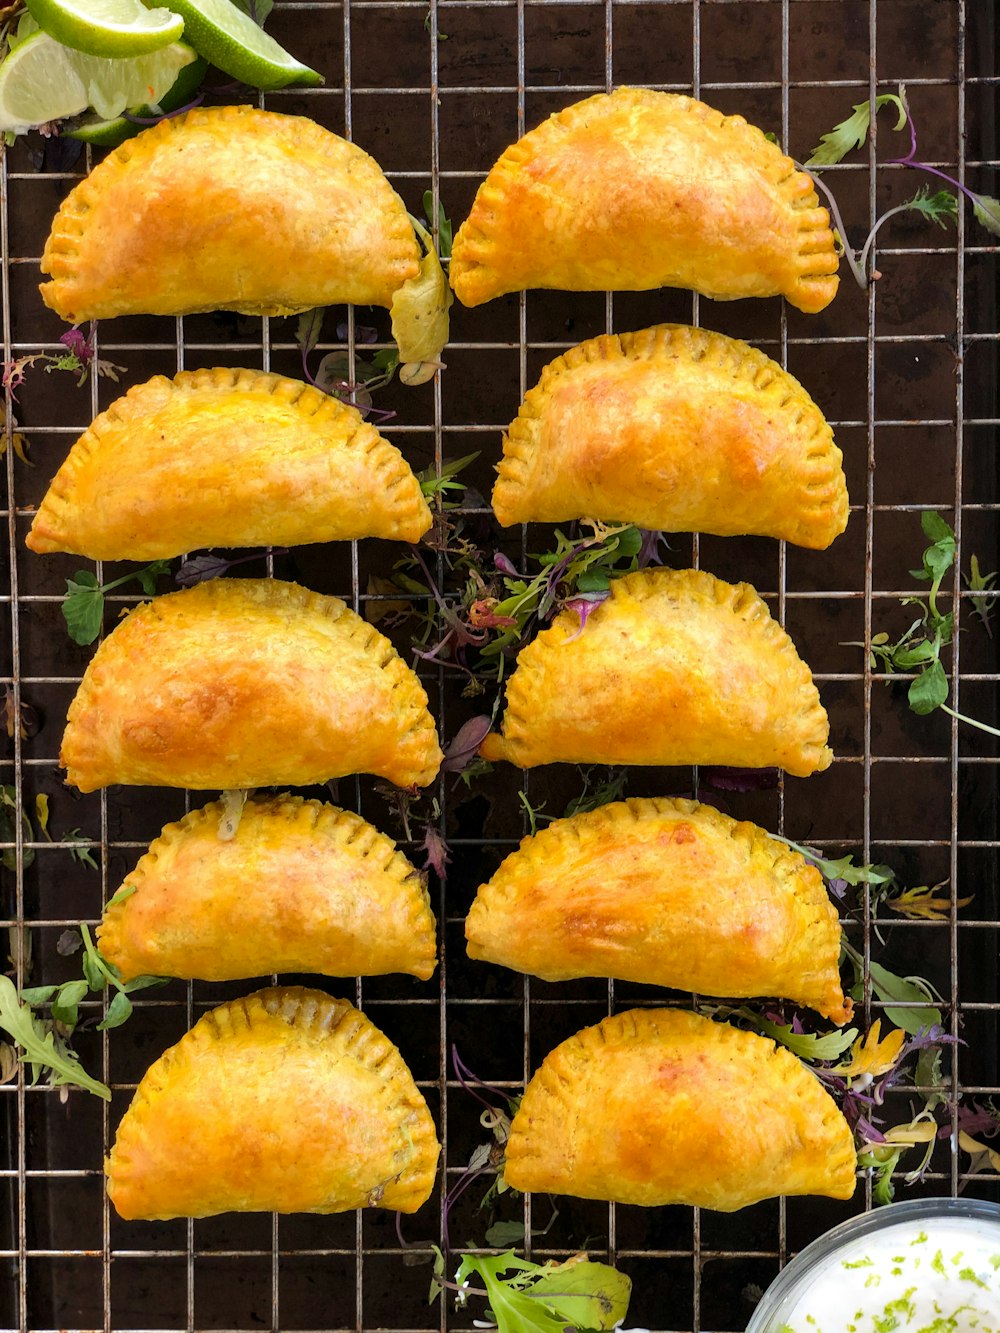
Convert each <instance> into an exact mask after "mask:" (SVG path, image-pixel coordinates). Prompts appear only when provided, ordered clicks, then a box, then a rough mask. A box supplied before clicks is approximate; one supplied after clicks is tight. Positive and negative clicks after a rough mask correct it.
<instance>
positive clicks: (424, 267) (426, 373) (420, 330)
mask: <svg viewBox="0 0 1000 1333" xmlns="http://www.w3.org/2000/svg"><path fill="white" fill-rule="evenodd" d="M410 221H411V223H412V224H413V228H414V230H415V231H416V233H417V235H418V236H419V237H420V239H421V241H422V242H423V245H424V248H425V250H426V254H425V255H424V257H423V259H422V260H421V261H420V272H419V273H418V274H417V276H416V277H415V278H410V279H408V280H407V281H406V282H404V283H403V285H402V286H401V287H398V288H397V289H396V291H395V293H394V294H393V298H392V306H391V308H390V315H391V317H392V336H393V337H394V338H395V340H396V345H397V347H398V348H399V359H400V362H401V363H402V369H401V370H400V372H399V378H400V380H401V381H402V382H403V383H404V384H411V385H413V384H423V383H425V382H426V381H427V380H429V379H431V378H432V376H433V375H434V372H435V371H436V370H438V369H440V367H441V353H442V352H443V351H444V347H445V344H446V343H447V341H448V331H449V321H448V311H449V310H450V308H451V303H452V301H453V300H454V299H455V298H454V296H453V294H452V291H451V288H450V287H449V286H448V279H447V278H446V277H445V275H444V270H443V269H442V267H441V261H440V259H438V256H437V251H436V250H435V249H434V238H433V236H431V234H430V232H429V231H428V230H427V228H426V227H424V226H423V224H422V223H421V222H419V221H418V220H417V219H416V218H414V217H412V216H411V217H410Z"/></svg>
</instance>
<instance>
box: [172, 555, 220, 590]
mask: <svg viewBox="0 0 1000 1333" xmlns="http://www.w3.org/2000/svg"><path fill="white" fill-rule="evenodd" d="M228 568H229V561H228V560H226V559H225V557H224V556H221V555H192V556H187V557H185V559H183V560H182V561H181V567H180V569H178V571H177V573H176V574H175V575H174V582H175V583H179V584H180V586H181V587H182V588H193V587H194V585H195V584H196V583H204V582H205V581H206V580H207V579H217V578H221V577H222V575H223V574H225V572H226V570H227V569H228Z"/></svg>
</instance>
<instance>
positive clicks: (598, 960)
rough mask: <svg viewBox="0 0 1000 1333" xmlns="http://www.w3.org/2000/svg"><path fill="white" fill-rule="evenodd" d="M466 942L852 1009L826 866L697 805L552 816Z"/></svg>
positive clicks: (516, 964) (649, 804)
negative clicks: (813, 863)
mask: <svg viewBox="0 0 1000 1333" xmlns="http://www.w3.org/2000/svg"><path fill="white" fill-rule="evenodd" d="M127 905H128V904H126V906H127ZM465 936H466V939H467V940H468V951H469V957H470V958H479V959H482V960H484V961H485V962H490V963H500V964H501V965H502V966H504V967H509V968H513V969H514V971H516V972H529V973H531V974H532V975H533V976H536V977H541V978H542V979H543V980H545V981H568V980H570V979H571V978H573V977H615V978H617V979H619V980H621V981H637V982H641V983H644V984H647V985H654V986H671V987H675V988H677V989H679V990H691V991H699V992H701V993H702V994H705V995H726V996H739V997H748V996H754V995H778V996H782V997H784V998H785V999H789V1000H794V1001H795V1002H796V1003H798V1004H807V1005H809V1006H810V1007H811V1008H813V1009H816V1010H818V1011H819V1013H821V1014H823V1015H824V1016H825V1017H827V1018H832V1019H833V1020H834V1022H836V1023H844V1022H846V1020H847V1019H848V1018H850V1016H851V1007H850V1003H849V1002H847V1001H845V999H844V993H843V991H842V990H841V986H840V973H839V967H838V964H839V960H840V923H839V921H838V919H837V912H836V909H835V908H834V906H833V904H832V903H831V902H830V899H829V897H828V896H827V893H826V889H825V887H824V885H823V878H822V876H821V875H820V873H819V871H818V870H817V869H816V868H815V866H811V865H809V863H808V862H807V861H806V859H805V857H803V856H800V855H799V853H798V852H795V851H792V850H791V849H790V848H789V847H787V846H786V845H785V844H784V843H782V842H777V841H776V840H775V839H774V838H770V837H768V835H767V834H766V833H765V832H764V830H763V829H760V828H757V826H756V825H755V824H747V823H737V822H736V820H735V819H730V818H729V817H728V815H723V814H720V813H719V811H718V810H714V809H713V808H712V807H711V806H710V805H699V804H698V803H697V802H695V801H684V800H658V799H655V798H647V799H632V800H628V801H616V802H614V803H613V804H611V805H604V806H601V807H599V808H598V809H597V810H592V811H589V812H587V813H586V814H580V815H573V816H572V817H571V818H569V819H557V820H555V821H554V822H553V823H551V824H549V825H547V826H546V827H545V828H543V829H541V830H539V832H538V833H536V834H535V835H534V836H533V837H527V838H525V839H524V840H523V842H522V843H521V845H520V847H519V848H518V850H517V851H516V852H512V853H511V855H510V856H508V857H507V859H506V860H505V861H504V862H503V864H502V865H501V866H500V868H499V870H497V872H496V874H495V875H494V876H493V878H492V879H491V880H490V882H489V883H488V884H484V885H482V886H481V887H480V889H479V892H478V894H477V895H476V900H475V902H474V903H473V904H472V909H471V911H470V912H469V916H468V919H467V920H466V923H465Z"/></svg>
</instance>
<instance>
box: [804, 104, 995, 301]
mask: <svg viewBox="0 0 1000 1333" xmlns="http://www.w3.org/2000/svg"><path fill="white" fill-rule="evenodd" d="M885 106H891V107H894V108H895V109H896V112H897V120H896V124H895V126H894V127H893V128H894V130H895V131H897V132H898V131H900V130H902V129H903V128H904V127H905V126H906V125H909V128H910V151H909V152H908V153H907V154H906V155H905V156H904V157H897V158H890V159H889V160H888V162H886V163H885V164H884V165H886V166H902V167H913V168H914V169H916V170H918V171H923V172H926V173H927V174H928V175H931V176H935V177H937V178H938V179H939V180H943V181H945V182H947V184H949V185H951V186H953V187H954V188H955V190H957V191H958V192H959V193H960V194H962V195H964V196H965V197H966V198H967V199H968V200H969V201H970V203H971V204H972V209H973V214H974V216H975V218H976V221H977V222H979V223H980V224H981V225H982V226H984V227H985V228H986V229H987V230H988V231H990V232H992V233H993V235H995V236H1000V201H997V200H996V199H993V198H991V197H990V196H989V195H982V194H977V193H976V192H975V191H974V190H970V189H969V188H968V186H966V185H964V184H963V183H962V182H961V181H958V180H956V179H955V178H954V177H953V176H950V175H948V173H947V172H944V171H941V170H939V169H938V168H937V167H932V166H930V165H928V163H926V162H922V161H920V160H919V159H918V157H917V131H916V125H915V124H914V121H913V116H912V114H911V112H910V107H909V103H908V100H907V96H906V88H905V87H904V85H903V84H900V85H899V92H898V94H897V93H880V94H879V95H878V96H877V97H876V98H874V110H875V112H876V114H877V112H878V111H879V110H880V109H881V108H882V107H885ZM872 129H873V124H872V104H870V103H869V102H859V103H857V104H856V105H855V106H854V107H853V108H852V113H851V115H850V116H848V117H847V119H846V120H843V121H841V122H840V124H838V125H835V126H834V128H833V129H832V130H830V131H829V132H828V133H827V134H824V135H823V137H822V139H821V140H820V142H819V144H817V146H816V147H815V148H814V149H813V151H812V153H811V154H810V156H809V157H808V158H807V159H806V161H805V163H804V165H803V167H802V169H803V170H805V171H807V172H808V173H809V174H810V175H811V176H812V179H813V182H814V184H815V185H816V187H817V189H818V190H819V191H820V192H821V193H822V194H823V195H824V196H825V198H826V200H827V201H828V203H829V205H830V212H831V215H832V217H833V221H834V226H835V227H836V231H837V235H838V236H839V240H840V245H841V247H842V250H843V255H844V258H845V259H846V260H847V264H848V267H849V268H850V270H851V273H852V274H853V276H854V279H855V281H856V282H857V284H858V286H859V287H861V288H862V289H866V288H867V287H868V286H869V285H870V282H871V281H872V279H874V278H875V277H877V276H878V275H877V274H874V273H873V274H872V275H871V277H869V273H868V263H869V258H870V256H871V251H872V247H873V245H874V242H875V237H876V235H877V233H878V232H879V230H880V228H881V227H882V226H883V225H884V223H886V222H887V221H888V220H889V219H890V218H891V217H895V216H897V215H898V214H900V213H905V212H916V213H919V214H921V215H922V216H923V217H925V218H926V219H927V220H928V221H930V222H934V223H936V224H937V225H938V226H941V227H944V226H946V225H947V223H948V221H954V220H955V219H957V217H958V206H959V205H958V198H957V196H956V195H954V194H952V193H951V191H950V190H939V191H937V193H935V194H931V193H930V190H929V187H927V186H921V188H920V189H919V190H917V192H916V194H915V195H913V197H912V198H911V199H907V200H905V201H904V202H903V203H900V204H895V205H893V206H892V207H891V208H889V209H887V210H886V212H884V213H883V214H882V215H881V216H880V217H879V218H878V219H877V220H876V222H875V225H874V226H873V227H872V229H871V231H870V232H869V233H868V236H867V238H866V240H865V242H864V244H863V245H862V247H861V249H860V250H859V251H855V250H854V249H853V247H852V246H851V245H850V243H849V242H848V240H847V230H846V228H845V226H844V223H843V219H842V217H841V214H840V209H839V207H838V205H837V200H836V198H835V197H834V195H833V193H832V191H831V190H830V188H829V186H828V185H827V184H826V182H825V181H823V180H822V179H821V177H820V175H819V174H818V173H819V172H820V171H822V169H823V168H825V167H829V166H834V165H836V164H837V163H839V162H841V161H842V160H843V159H844V158H845V157H846V156H847V154H848V153H849V152H851V151H852V150H854V149H857V148H860V147H862V145H863V144H864V142H865V139H866V138H867V137H868V135H869V133H870V132H872Z"/></svg>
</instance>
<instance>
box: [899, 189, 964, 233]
mask: <svg viewBox="0 0 1000 1333" xmlns="http://www.w3.org/2000/svg"><path fill="white" fill-rule="evenodd" d="M906 210H908V211H910V212H913V213H920V214H921V216H922V217H925V218H926V219H927V221H928V222H935V223H937V225H938V226H939V227H947V225H948V223H949V222H954V221H955V219H956V218H957V217H958V196H957V195H954V194H952V192H951V191H950V190H938V192H937V193H936V194H931V192H930V189H929V187H928V186H926V185H921V187H920V189H919V190H918V191H917V192H916V194H915V195H914V196H913V198H912V199H907V201H906V202H905V203H903V204H899V205H898V206H897V208H896V210H894V211H898V212H900V213H902V212H903V211H906Z"/></svg>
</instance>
